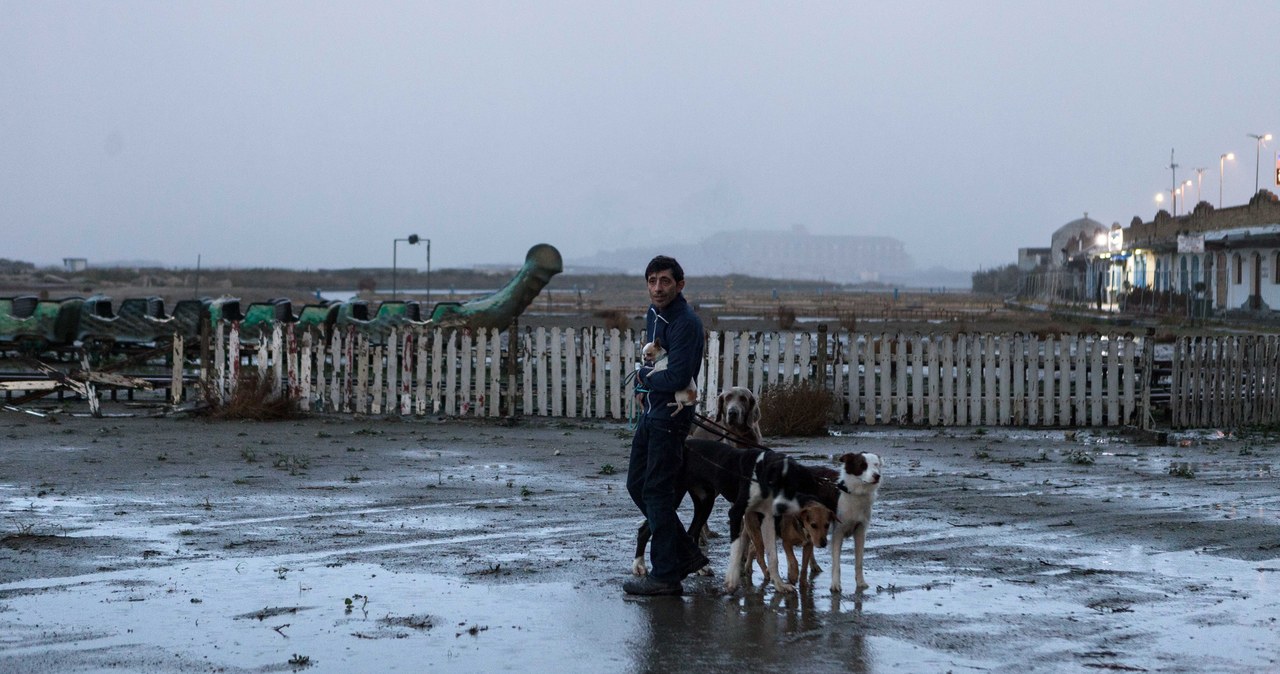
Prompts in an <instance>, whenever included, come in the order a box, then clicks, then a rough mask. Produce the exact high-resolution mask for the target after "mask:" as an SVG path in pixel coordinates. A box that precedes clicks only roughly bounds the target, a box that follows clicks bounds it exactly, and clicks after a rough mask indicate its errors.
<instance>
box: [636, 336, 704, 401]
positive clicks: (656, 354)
mask: <svg viewBox="0 0 1280 674" xmlns="http://www.w3.org/2000/svg"><path fill="white" fill-rule="evenodd" d="M640 357H641V358H642V359H643V360H644V362H646V363H653V371H654V372H661V371H663V370H665V369H667V350H666V349H664V348H662V344H661V343H659V342H658V340H656V339H655V340H653V341H652V342H649V343H647V344H645V345H644V346H642V347H640ZM696 402H698V387H697V386H696V385H695V380H693V379H690V380H689V385H688V386H687V387H685V389H684V390H683V391H676V401H675V402H673V403H670V405H672V406H674V407H675V408H676V410H675V411H674V412H672V413H671V416H673V417H674V416H675V415H677V414H679V413H680V410H682V409H684V406H685V405H692V404H694V403H696Z"/></svg>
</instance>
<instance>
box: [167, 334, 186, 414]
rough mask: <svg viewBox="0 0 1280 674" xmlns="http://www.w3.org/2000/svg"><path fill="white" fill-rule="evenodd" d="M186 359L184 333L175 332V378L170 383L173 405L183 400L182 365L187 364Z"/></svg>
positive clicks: (171, 402) (170, 399)
mask: <svg viewBox="0 0 1280 674" xmlns="http://www.w3.org/2000/svg"><path fill="white" fill-rule="evenodd" d="M184 361H185V359H184V358H183V345H182V335H181V334H175V335H174V336H173V380H172V382H170V384H169V404H171V405H177V404H179V403H181V402H182V366H183V365H185V364H186V363H185V362H184Z"/></svg>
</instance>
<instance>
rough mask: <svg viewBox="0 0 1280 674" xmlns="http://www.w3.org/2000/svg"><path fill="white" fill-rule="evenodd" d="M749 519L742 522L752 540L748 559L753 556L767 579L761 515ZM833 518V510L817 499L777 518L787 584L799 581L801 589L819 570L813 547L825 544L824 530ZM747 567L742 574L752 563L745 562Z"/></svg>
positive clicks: (746, 571) (820, 571) (748, 571)
mask: <svg viewBox="0 0 1280 674" xmlns="http://www.w3.org/2000/svg"><path fill="white" fill-rule="evenodd" d="M750 519H751V522H752V524H746V523H744V524H743V528H744V529H746V532H747V536H748V537H749V538H750V539H751V556H750V557H748V558H747V559H748V560H750V559H752V558H754V559H755V561H756V564H757V565H759V567H760V572H761V573H763V574H764V576H765V578H768V577H769V567H768V566H767V563H766V562H765V558H764V550H763V547H764V543H763V541H762V536H761V533H760V520H761V518H760V517H758V516H756V517H752V518H750ZM834 519H835V513H833V512H832V511H831V509H830V508H828V507H827V506H825V505H823V504H822V503H820V502H818V501H810V502H809V503H808V504H807V505H805V506H804V507H803V508H801V509H800V512H798V513H796V514H794V515H786V516H784V517H783V518H782V519H781V520H779V523H778V540H779V541H780V542H781V543H782V550H783V552H785V553H786V555H787V582H788V583H792V584H798V585H799V586H800V587H801V588H803V587H807V586H808V585H809V580H810V579H811V578H813V577H814V576H817V575H818V574H820V573H822V567H820V566H818V560H817V558H816V557H814V554H813V549H814V548H815V547H817V548H825V547H827V532H828V531H830V529H831V523H832V521H833V520H834ZM796 546H800V547H801V551H800V557H801V560H799V561H798V560H796V552H795V549H796ZM746 566H747V568H746V569H745V570H744V571H743V573H744V575H748V576H749V575H750V572H751V569H750V567H751V562H750V561H748V562H747V564H746Z"/></svg>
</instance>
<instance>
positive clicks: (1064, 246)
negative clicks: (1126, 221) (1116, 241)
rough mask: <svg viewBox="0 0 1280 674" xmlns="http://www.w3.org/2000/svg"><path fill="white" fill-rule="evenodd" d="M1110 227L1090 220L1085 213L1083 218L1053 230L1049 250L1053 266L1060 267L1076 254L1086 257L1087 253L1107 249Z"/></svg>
mask: <svg viewBox="0 0 1280 674" xmlns="http://www.w3.org/2000/svg"><path fill="white" fill-rule="evenodd" d="M1110 231H1111V229H1110V228H1109V227H1107V226H1106V225H1104V224H1102V223H1101V222H1098V221H1097V220H1092V219H1090V218H1089V214H1088V213H1085V214H1084V217H1083V218H1080V219H1078V220H1072V221H1071V222H1068V223H1067V224H1065V225H1063V226H1061V227H1059V228H1058V229H1057V230H1055V231H1054V232H1053V238H1052V239H1050V248H1051V249H1052V250H1051V251H1050V253H1051V255H1052V256H1053V266H1055V267H1062V266H1065V265H1066V264H1067V261H1068V260H1070V259H1071V258H1074V257H1077V256H1083V257H1088V256H1089V254H1091V253H1094V252H1096V251H1099V250H1103V251H1105V250H1106V249H1107V235H1108V234H1109V233H1110Z"/></svg>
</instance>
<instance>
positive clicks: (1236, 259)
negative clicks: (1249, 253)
mask: <svg viewBox="0 0 1280 674" xmlns="http://www.w3.org/2000/svg"><path fill="white" fill-rule="evenodd" d="M1231 266H1232V267H1234V268H1235V270H1236V273H1235V277H1234V278H1233V279H1232V280H1233V282H1234V283H1235V284H1236V285H1240V284H1241V283H1244V260H1242V259H1240V253H1236V254H1235V255H1232V256H1231Z"/></svg>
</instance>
